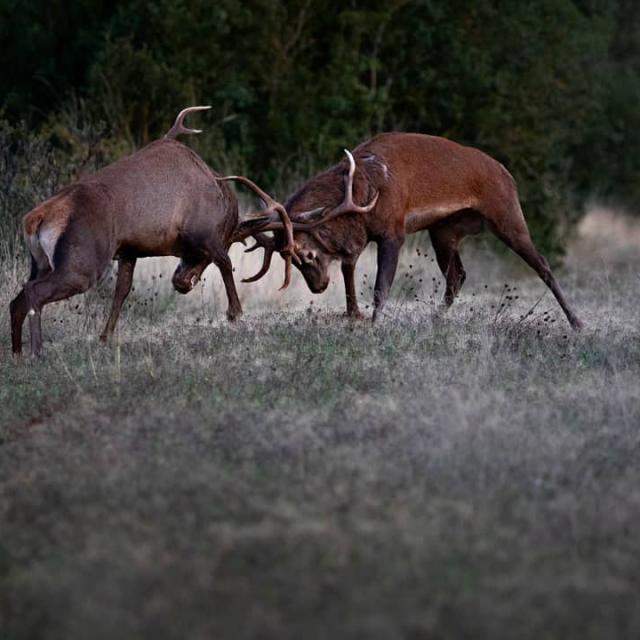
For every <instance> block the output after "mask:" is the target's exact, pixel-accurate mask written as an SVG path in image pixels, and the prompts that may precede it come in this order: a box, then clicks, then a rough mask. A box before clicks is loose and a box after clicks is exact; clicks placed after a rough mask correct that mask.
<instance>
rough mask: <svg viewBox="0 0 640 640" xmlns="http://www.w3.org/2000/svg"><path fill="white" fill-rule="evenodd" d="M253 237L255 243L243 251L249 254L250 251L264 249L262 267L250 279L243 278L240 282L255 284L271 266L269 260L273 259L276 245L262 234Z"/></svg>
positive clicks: (271, 239)
mask: <svg viewBox="0 0 640 640" xmlns="http://www.w3.org/2000/svg"><path fill="white" fill-rule="evenodd" d="M254 237H255V240H256V243H255V244H254V245H253V246H252V247H249V248H248V249H245V253H251V252H252V251H255V250H256V249H259V248H260V247H262V248H263V249H264V257H263V258H262V266H261V267H260V271H258V273H256V274H255V275H253V276H251V277H250V278H244V279H243V280H242V282H256V280H260V278H262V276H264V275H265V273H267V271H269V267H270V266H271V258H272V257H273V252H274V251H275V249H276V243H275V241H274V240H273V238H269V237H268V236H265V235H264V234H263V233H256V234H255V236H254Z"/></svg>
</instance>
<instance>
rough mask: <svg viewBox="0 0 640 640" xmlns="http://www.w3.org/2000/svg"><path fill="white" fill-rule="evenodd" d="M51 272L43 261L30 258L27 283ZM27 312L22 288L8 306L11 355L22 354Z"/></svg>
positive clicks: (27, 307)
mask: <svg viewBox="0 0 640 640" xmlns="http://www.w3.org/2000/svg"><path fill="white" fill-rule="evenodd" d="M50 271H51V267H50V266H49V263H48V262H47V261H46V260H45V261H44V263H43V264H38V261H37V260H36V259H35V258H34V257H33V256H31V273H30V274H29V280H28V282H32V281H33V280H36V279H38V278H42V277H44V276H45V275H46V274H48V273H49V272H50ZM28 312H29V304H28V302H27V296H26V294H25V291H24V287H23V288H22V290H21V291H20V293H19V294H18V295H17V296H16V297H15V298H14V299H13V300H12V301H11V303H10V304H9V314H10V316H11V348H12V351H13V353H15V354H20V353H22V328H23V326H24V321H25V318H26V317H27V314H28Z"/></svg>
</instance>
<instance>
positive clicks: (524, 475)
mask: <svg viewBox="0 0 640 640" xmlns="http://www.w3.org/2000/svg"><path fill="white" fill-rule="evenodd" d="M616 224H618V223H616ZM621 224H622V223H621ZM594 225H595V227H594ZM614 226H615V225H613V223H611V222H607V218H606V216H604V217H601V218H596V219H595V222H594V220H591V226H588V225H587V227H585V228H586V229H587V232H588V233H587V235H586V236H585V237H584V238H582V240H581V241H580V242H579V243H577V244H576V246H575V247H574V248H573V249H572V252H571V256H570V259H569V260H568V262H567V266H566V267H565V269H564V270H562V271H561V272H560V273H559V276H560V279H561V282H562V283H563V286H564V288H565V290H566V292H567V294H568V297H569V299H570V300H571V302H572V303H573V305H574V306H575V308H576V309H577V310H578V312H579V314H580V315H581V317H582V318H583V319H584V320H585V322H586V329H585V330H584V331H583V332H582V333H580V334H574V333H572V332H571V331H570V329H569V327H568V325H567V324H566V322H565V320H564V318H563V317H562V316H561V314H560V313H559V310H558V308H557V305H556V304H555V303H554V301H553V299H552V298H551V296H550V295H549V294H546V295H545V294H544V287H543V285H542V284H541V283H540V282H539V281H538V280H537V279H536V278H535V277H534V276H533V275H531V273H530V272H528V271H526V270H524V269H523V268H522V267H521V266H520V265H519V264H518V262H517V261H516V260H514V259H511V258H504V257H503V258H500V259H499V258H496V257H494V256H491V255H488V254H487V251H486V250H485V249H484V248H483V245H478V246H475V247H471V248H470V249H471V250H470V251H467V253H466V254H464V255H463V259H464V261H465V266H466V267H467V271H468V272H469V280H468V282H467V284H465V287H464V289H463V295H462V296H461V298H460V300H459V301H457V302H456V304H455V305H454V307H453V308H452V309H451V311H450V312H449V314H448V315H446V316H445V317H444V318H438V316H436V315H434V313H433V312H434V309H435V308H436V300H439V299H440V297H441V295H442V290H441V289H442V285H441V284H440V281H441V278H440V277H439V275H438V274H437V272H436V271H435V269H434V265H433V263H432V261H431V258H432V256H431V251H429V252H428V253H427V256H426V257H424V256H423V255H420V256H419V255H417V253H416V251H415V250H412V249H410V248H408V249H407V250H406V251H405V255H404V258H403V259H404V262H403V265H402V267H401V269H400V272H399V275H398V278H397V280H396V285H395V288H394V292H395V297H394V300H393V302H392V303H391V304H390V306H389V309H388V313H387V315H386V317H385V318H384V320H383V321H382V322H380V323H379V324H377V325H375V326H372V325H371V324H370V323H369V322H359V323H349V322H347V321H346V320H344V319H342V318H341V317H340V314H341V313H342V311H343V302H342V285H341V283H339V282H338V281H336V283H334V284H333V285H332V287H331V289H330V292H329V293H328V294H327V296H325V297H317V298H315V299H314V298H313V297H312V296H311V295H310V294H309V293H308V292H306V291H305V290H304V287H303V286H302V284H301V282H299V281H300V280H301V278H300V276H299V275H297V276H296V286H295V287H293V288H292V290H291V291H290V292H288V293H286V294H277V293H275V291H274V290H275V289H276V288H277V285H278V284H279V282H280V280H281V277H282V272H281V262H280V261H278V264H277V265H276V268H275V269H273V271H274V272H275V273H273V274H270V279H269V280H267V281H266V283H265V284H264V285H263V286H258V285H253V286H251V285H239V286H240V287H241V288H242V292H243V297H244V305H245V309H246V314H245V319H244V320H243V322H241V323H240V324H238V325H235V326H230V325H229V324H227V323H226V322H225V321H224V319H223V317H224V306H225V305H224V300H223V296H222V295H221V293H220V283H219V280H220V278H219V276H218V274H216V273H214V271H213V269H211V270H210V271H207V282H206V283H204V284H203V285H201V286H199V287H198V290H197V291H194V292H193V293H192V294H190V295H189V296H187V297H186V298H183V297H179V296H178V295H177V294H174V293H172V292H171V291H170V288H169V280H170V277H169V276H170V274H171V268H170V265H167V264H166V262H151V261H150V262H149V264H148V265H144V268H143V269H141V273H140V274H139V277H138V279H137V280H136V290H135V292H134V293H133V294H132V298H131V301H130V304H129V305H128V307H127V310H126V312H125V313H124V314H123V318H122V322H121V329H120V333H119V336H118V340H117V341H116V344H115V345H113V346H112V347H110V348H104V347H100V346H99V345H98V343H97V340H96V335H97V333H98V332H99V329H100V328H101V323H102V321H103V319H104V317H105V315H106V307H105V304H106V303H105V302H104V301H103V300H102V298H101V296H100V294H98V293H94V294H91V295H88V296H84V297H79V298H76V299H73V300H71V301H69V302H66V303H61V304H59V305H52V306H51V307H49V308H48V309H47V311H46V312H45V314H44V335H45V344H44V354H45V355H44V357H43V358H42V359H39V360H32V359H31V358H29V357H24V358H22V359H20V360H15V359H13V358H12V357H11V355H10V351H9V342H10V340H9V330H8V315H7V310H6V309H7V303H8V301H9V299H10V297H11V296H12V295H14V294H15V292H16V291H17V288H18V283H19V282H20V280H21V279H22V278H23V277H24V275H25V273H26V266H25V265H19V266H18V265H14V264H13V263H12V264H11V265H9V266H7V265H5V268H4V273H5V277H4V279H3V282H2V284H0V303H1V305H2V312H1V314H0V321H1V328H0V341H1V347H0V377H1V386H0V638H2V640H18V639H22V638H47V639H49V638H51V639H53V638H55V639H58V638H60V639H62V638H64V639H73V640H75V639H84V638H92V639H98V640H100V639H103V638H104V639H112V638H117V639H123V638H127V639H128V638H154V639H156V638H160V639H162V638H172V639H173V638H175V639H182V638H233V639H236V638H302V637H304V638H384V639H395V638H414V639H420V638H425V639H427V638H428V639H431V638H452V639H460V638H474V639H478V638H510V639H511V638H518V639H521V638H522V639H525V638H527V639H528V638H531V639H534V638H535V639H536V640H540V639H546V638H558V639H562V640H569V639H572V638H575V639H580V640H585V639H591V638H593V639H602V638H638V637H640V607H639V606H638V600H639V597H640V542H639V539H638V531H639V530H640V429H639V426H640V335H639V329H638V298H639V295H640V277H639V274H640V255H639V254H640V252H639V250H638V245H636V244H635V240H634V235H633V234H637V229H636V228H635V227H633V228H632V227H629V228H628V229H626V228H625V230H623V231H622V232H620V233H619V234H618V236H617V237H616V238H612V237H609V236H607V233H608V231H611V230H612V229H613V228H614ZM594 228H595V230H594ZM616 228H617V227H616ZM625 243H626V244H625ZM235 255H236V259H234V263H236V262H237V264H238V267H239V271H242V273H243V274H245V275H246V273H248V272H249V271H250V270H251V266H250V265H249V264H248V263H245V262H242V261H241V260H240V259H238V258H237V256H238V255H239V254H237V253H236V254H235ZM252 256H253V254H252ZM25 262H26V260H25ZM365 274H367V277H366V278H365ZM161 275H162V277H160V276H161ZM373 277H374V271H373V269H372V268H371V261H370V260H369V262H368V264H363V266H362V268H361V269H360V270H359V280H360V292H361V294H362V298H363V303H364V304H366V302H367V301H368V300H369V298H370V293H369V291H368V288H369V285H368V282H370V281H372V279H373ZM433 278H436V280H435V283H434V280H433ZM436 283H437V284H436ZM438 285H439V286H438ZM485 285H486V286H485ZM436 289H438V290H436ZM103 292H104V293H106V294H109V293H110V287H109V286H108V283H107V285H105V286H104V287H103ZM312 299H313V304H309V302H310V301H311V300H312ZM501 305H503V306H501ZM363 310H364V309H363ZM368 311H370V310H368ZM529 311H532V314H531V315H526V314H527V313H528V312H529ZM523 315H525V316H526V317H525V318H524V319H522V316H523Z"/></svg>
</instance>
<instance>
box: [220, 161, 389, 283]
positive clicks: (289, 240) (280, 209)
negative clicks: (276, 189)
mask: <svg viewBox="0 0 640 640" xmlns="http://www.w3.org/2000/svg"><path fill="white" fill-rule="evenodd" d="M344 151H345V153H346V154H347V157H348V158H349V171H348V172H347V173H346V174H345V176H344V199H343V200H342V202H341V203H340V204H339V205H337V206H336V207H334V208H328V207H325V206H321V207H317V208H315V209H312V210H310V211H305V212H303V213H300V214H298V215H297V216H296V219H295V221H292V220H291V219H290V218H289V214H288V213H287V210H286V209H285V207H284V206H283V205H282V204H281V203H279V202H278V201H277V200H274V199H273V198H272V197H271V196H270V195H269V194H268V193H266V192H264V191H263V190H262V189H261V188H260V187H258V185H256V184H255V183H254V182H253V181H251V180H249V178H246V177H245V176H226V177H224V178H217V180H219V181H225V180H235V181H237V182H241V183H242V184H244V185H245V186H247V187H249V188H250V189H251V190H252V191H253V192H254V193H255V194H256V195H257V196H258V197H259V198H260V199H261V200H262V201H263V202H264V203H265V205H266V209H264V210H262V211H260V212H259V213H258V214H252V215H250V216H247V217H246V218H245V219H244V220H242V221H241V222H240V223H239V224H238V228H237V229H236V232H235V234H234V241H235V242H238V241H243V240H244V239H245V238H247V237H249V236H253V237H254V238H255V240H256V244H255V245H253V246H252V247H250V248H249V249H247V253H248V252H251V251H255V250H256V249H257V248H258V247H263V248H264V260H263V263H262V267H261V269H260V271H258V273H256V275H254V276H252V277H251V278H247V279H245V280H243V282H255V281H256V280H259V279H260V278H262V276H263V275H264V274H265V273H267V271H268V270H269V266H270V265H271V258H272V256H273V253H274V251H275V250H276V244H275V241H274V240H273V238H270V237H269V236H265V235H264V232H266V231H284V233H285V238H286V244H285V247H284V248H283V249H280V250H279V251H280V254H281V255H282V256H283V257H284V260H285V277H284V284H283V285H282V287H280V289H286V288H287V287H288V286H289V283H290V282H291V263H292V261H294V260H295V262H296V264H299V263H300V260H299V258H298V256H297V255H296V252H295V246H294V242H293V232H294V231H311V230H312V229H314V228H315V227H317V226H318V225H321V224H324V223H325V222H328V221H329V220H332V219H333V218H336V217H337V216H340V215H343V214H345V213H368V212H369V211H371V210H372V209H373V208H374V207H375V206H376V204H377V202H378V196H379V193H378V192H376V194H375V195H374V197H373V198H372V199H371V201H370V202H369V203H368V204H366V205H364V206H360V205H357V204H355V202H354V201H353V176H354V175H355V172H356V161H355V160H354V158H353V155H352V154H351V152H350V151H349V150H348V149H345V150H344Z"/></svg>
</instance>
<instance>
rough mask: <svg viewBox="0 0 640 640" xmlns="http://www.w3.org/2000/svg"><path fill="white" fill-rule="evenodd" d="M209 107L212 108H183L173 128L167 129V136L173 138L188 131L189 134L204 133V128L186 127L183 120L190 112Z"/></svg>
mask: <svg viewBox="0 0 640 640" xmlns="http://www.w3.org/2000/svg"><path fill="white" fill-rule="evenodd" d="M207 109H211V107H210V106H207V107H187V108H186V109H183V110H182V111H181V112H180V113H179V114H178V117H177V118H176V121H175V122H174V123H173V127H171V129H169V131H167V133H166V134H165V136H164V137H165V138H169V139H170V140H173V139H174V138H176V137H177V136H179V135H181V134H183V133H187V134H191V133H202V129H189V128H188V127H185V126H184V125H183V124H182V122H183V120H184V119H185V116H187V115H188V114H190V113H193V112H194V111H206V110H207Z"/></svg>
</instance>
